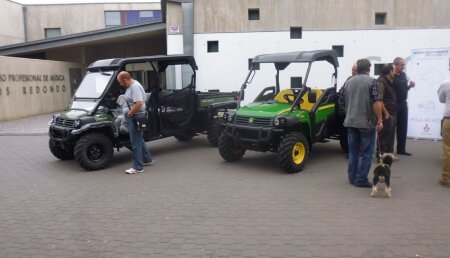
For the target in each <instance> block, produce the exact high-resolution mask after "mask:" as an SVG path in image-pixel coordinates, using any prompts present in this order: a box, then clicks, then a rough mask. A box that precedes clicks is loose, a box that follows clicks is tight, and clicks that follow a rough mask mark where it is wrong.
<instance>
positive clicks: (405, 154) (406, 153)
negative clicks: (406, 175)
mask: <svg viewBox="0 0 450 258" xmlns="http://www.w3.org/2000/svg"><path fill="white" fill-rule="evenodd" d="M397 155H403V156H412V154H411V153H409V152H406V151H397Z"/></svg>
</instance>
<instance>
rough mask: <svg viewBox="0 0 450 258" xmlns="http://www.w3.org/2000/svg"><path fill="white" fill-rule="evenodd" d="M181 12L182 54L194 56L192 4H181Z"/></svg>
mask: <svg viewBox="0 0 450 258" xmlns="http://www.w3.org/2000/svg"><path fill="white" fill-rule="evenodd" d="M181 7H182V10H183V47H184V54H186V55H194V3H192V2H190V3H181Z"/></svg>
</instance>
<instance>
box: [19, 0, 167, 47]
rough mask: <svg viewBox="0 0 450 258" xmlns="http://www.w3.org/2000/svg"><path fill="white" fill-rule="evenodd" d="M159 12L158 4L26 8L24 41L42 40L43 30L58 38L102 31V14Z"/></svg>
mask: <svg viewBox="0 0 450 258" xmlns="http://www.w3.org/2000/svg"><path fill="white" fill-rule="evenodd" d="M119 10H161V6H160V3H121V4H119V3H118V4H112V3H111V4H65V5H27V17H28V18H27V26H28V40H29V41H32V40H39V39H44V38H45V31H44V29H45V28H61V34H62V35H69V34H74V33H80V32H86V31H92V30H98V29H104V28H105V14H104V12H105V11H119Z"/></svg>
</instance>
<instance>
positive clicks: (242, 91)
mask: <svg viewBox="0 0 450 258" xmlns="http://www.w3.org/2000/svg"><path fill="white" fill-rule="evenodd" d="M244 97H245V91H244V90H241V91H240V92H239V100H240V101H242V100H244Z"/></svg>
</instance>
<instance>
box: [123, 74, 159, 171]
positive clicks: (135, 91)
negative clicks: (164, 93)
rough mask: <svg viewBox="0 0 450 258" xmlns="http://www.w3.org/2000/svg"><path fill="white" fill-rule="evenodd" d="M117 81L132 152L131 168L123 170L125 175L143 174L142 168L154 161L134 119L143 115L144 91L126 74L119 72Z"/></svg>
mask: <svg viewBox="0 0 450 258" xmlns="http://www.w3.org/2000/svg"><path fill="white" fill-rule="evenodd" d="M117 81H118V82H119V84H120V86H122V87H123V88H124V89H126V91H125V94H124V96H125V101H126V104H125V108H124V110H123V115H124V116H125V118H126V122H127V127H128V133H129V135H130V142H131V147H132V151H133V167H132V168H130V169H127V170H125V173H127V174H137V173H142V172H144V166H147V165H153V164H154V163H155V161H154V160H153V158H152V155H151V154H150V151H149V150H148V149H147V145H145V142H144V136H143V132H141V131H139V130H138V127H137V122H136V119H134V118H136V117H137V116H143V115H145V102H144V100H145V96H146V95H145V90H144V88H143V87H142V85H141V84H140V83H139V82H138V81H136V80H133V78H132V77H131V75H130V74H129V73H128V72H125V71H123V72H120V73H119V74H118V75H117Z"/></svg>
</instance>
